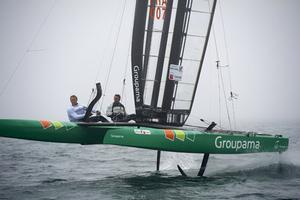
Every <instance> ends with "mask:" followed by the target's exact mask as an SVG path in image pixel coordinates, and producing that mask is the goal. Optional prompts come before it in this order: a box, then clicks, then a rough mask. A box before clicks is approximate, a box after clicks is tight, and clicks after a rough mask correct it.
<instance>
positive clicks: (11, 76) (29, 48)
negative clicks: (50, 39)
mask: <svg viewBox="0 0 300 200" xmlns="http://www.w3.org/2000/svg"><path fill="white" fill-rule="evenodd" d="M56 2H57V0H54V1H53V3H52V5H51V7H50V9H49V11H48V13H47V15H46V16H45V18H44V19H43V21H42V23H41V24H40V26H39V27H38V29H37V32H36V33H35V34H34V36H33V38H32V40H31V41H30V43H29V45H28V47H27V48H26V50H25V51H24V53H23V55H22V57H21V58H20V60H19V61H18V62H17V65H16V66H15V68H14V70H13V72H12V74H11V75H10V76H9V78H8V80H7V81H6V83H5V84H4V87H3V88H2V90H1V91H0V98H1V97H2V95H3V94H4V92H5V91H6V89H7V87H8V85H9V83H10V82H11V80H12V79H13V77H14V76H15V74H16V72H17V71H18V69H19V68H20V67H21V65H22V63H23V60H24V58H25V57H26V55H27V53H28V52H30V51H31V47H32V46H33V44H34V42H35V41H36V39H37V37H38V36H39V34H40V32H41V30H42V28H43V26H44V25H45V24H46V22H47V20H48V18H49V16H50V14H51V13H52V10H53V8H54V7H55V4H56Z"/></svg>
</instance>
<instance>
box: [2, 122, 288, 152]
mask: <svg viewBox="0 0 300 200" xmlns="http://www.w3.org/2000/svg"><path fill="white" fill-rule="evenodd" d="M0 136H1V137H9V138H19V139H28V140H37V141H44V142H61V143H78V144H83V145H88V144H112V145H121V146H129V147H138V148H146V149H155V150H163V151H174V152H187V153H213V154H241V153H258V152H283V151H286V150H287V148H288V143H289V140H288V138H284V137H281V136H274V135H265V134H256V133H243V132H228V131H223V132H222V131H213V132H206V131H204V130H203V131H200V130H183V129H182V130H181V129H175V128H174V129H173V128H172V129H163V128H154V127H147V126H141V125H138V124H127V125H124V124H123V125H122V124H95V125H79V124H76V123H71V122H59V121H47V120H41V121H36V120H6V119H3V120H0Z"/></svg>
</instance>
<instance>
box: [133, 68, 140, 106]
mask: <svg viewBox="0 0 300 200" xmlns="http://www.w3.org/2000/svg"><path fill="white" fill-rule="evenodd" d="M139 71H140V67H139V66H137V65H135V66H133V86H134V94H135V102H137V103H139V102H140V101H141V92H140V81H139Z"/></svg>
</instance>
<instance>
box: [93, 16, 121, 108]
mask: <svg viewBox="0 0 300 200" xmlns="http://www.w3.org/2000/svg"><path fill="white" fill-rule="evenodd" d="M115 12H117V10H116V11H115ZM114 16H115V17H114V19H113V23H112V24H111V26H110V30H109V34H108V35H107V37H106V40H105V41H109V38H110V37H111V36H112V32H113V28H114V27H115V24H116V22H117V20H116V19H117V15H116V14H115V15H114ZM108 47H109V45H105V48H104V49H103V51H102V56H101V59H100V65H99V68H98V70H97V73H96V77H95V81H94V83H96V82H97V80H98V78H99V75H100V71H101V67H102V66H103V62H104V56H105V52H107V49H108ZM104 96H105V94H103V96H102V99H101V102H103V100H104ZM94 108H96V109H97V108H100V102H99V101H98V102H97V103H96V104H95V106H94ZM99 110H100V111H101V109H99Z"/></svg>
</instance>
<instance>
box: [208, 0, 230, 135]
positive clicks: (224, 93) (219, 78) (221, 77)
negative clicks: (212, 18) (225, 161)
mask: <svg viewBox="0 0 300 200" xmlns="http://www.w3.org/2000/svg"><path fill="white" fill-rule="evenodd" d="M208 5H209V7H210V3H209V1H208ZM212 31H213V38H214V44H215V49H216V54H217V59H218V60H217V70H218V82H219V80H221V83H222V88H223V95H224V99H225V106H226V111H227V118H228V122H229V126H230V129H231V120H230V114H229V109H228V104H227V98H226V92H225V87H224V80H223V75H222V70H221V68H220V66H219V62H220V56H219V50H218V46H217V39H216V32H215V28H214V25H213V26H212ZM219 74H220V76H219ZM220 98H221V97H220V85H219V104H220ZM219 106H220V105H219ZM220 108H221V106H220ZM219 112H220V110H219ZM219 115H220V113H219Z"/></svg>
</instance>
